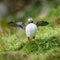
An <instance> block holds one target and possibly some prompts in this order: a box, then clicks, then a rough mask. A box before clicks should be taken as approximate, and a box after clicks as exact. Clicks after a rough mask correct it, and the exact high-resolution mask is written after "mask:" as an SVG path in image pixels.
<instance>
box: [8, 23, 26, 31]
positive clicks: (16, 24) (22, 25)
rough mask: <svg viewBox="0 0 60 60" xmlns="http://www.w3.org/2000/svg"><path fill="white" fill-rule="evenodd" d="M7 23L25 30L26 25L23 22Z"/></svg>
mask: <svg viewBox="0 0 60 60" xmlns="http://www.w3.org/2000/svg"><path fill="white" fill-rule="evenodd" d="M8 24H9V25H10V26H12V27H21V28H22V29H23V30H25V27H26V25H25V24H24V23H23V22H9V23H8Z"/></svg>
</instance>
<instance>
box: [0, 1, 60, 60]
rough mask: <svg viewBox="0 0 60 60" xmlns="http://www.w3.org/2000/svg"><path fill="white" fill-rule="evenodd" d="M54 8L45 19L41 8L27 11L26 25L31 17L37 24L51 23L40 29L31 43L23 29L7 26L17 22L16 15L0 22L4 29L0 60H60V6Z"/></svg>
mask: <svg viewBox="0 0 60 60" xmlns="http://www.w3.org/2000/svg"><path fill="white" fill-rule="evenodd" d="M49 1H50V0H49ZM50 4H51V3H50ZM54 6H55V5H54ZM54 6H53V7H52V8H51V11H50V12H49V13H48V15H47V16H45V17H44V18H40V17H39V15H40V11H41V6H38V7H36V6H35V7H34V8H33V9H32V11H29V12H27V11H25V16H24V17H23V18H21V21H23V22H25V23H27V21H26V20H27V18H28V17H29V16H30V17H33V18H34V22H35V23H36V22H37V21H40V20H44V21H48V22H49V25H47V26H40V27H38V30H37V33H36V38H35V39H34V40H32V41H31V42H28V40H27V38H26V34H25V32H24V31H23V30H22V29H20V28H19V27H18V28H13V27H10V26H7V25H8V24H7V23H8V22H9V21H12V20H13V21H17V17H16V16H15V15H13V16H9V17H7V18H4V19H3V21H1V22H0V23H1V26H2V29H3V32H1V34H0V52H1V54H0V57H1V58H0V59H1V60H5V58H6V60H8V59H11V60H13V59H14V60H15V59H16V60H19V59H21V60H23V59H26V60H28V59H30V60H60V50H59V49H60V5H58V6H56V7H54ZM4 20H6V21H4ZM8 55H9V56H10V57H9V56H8ZM7 56H8V58H7ZM3 57H4V58H3ZM16 57H18V58H16Z"/></svg>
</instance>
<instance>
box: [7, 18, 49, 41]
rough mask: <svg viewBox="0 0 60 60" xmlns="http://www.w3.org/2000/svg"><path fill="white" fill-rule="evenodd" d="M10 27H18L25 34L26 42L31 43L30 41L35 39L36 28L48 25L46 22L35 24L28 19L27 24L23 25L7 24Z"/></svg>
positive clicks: (17, 23)
mask: <svg viewBox="0 0 60 60" xmlns="http://www.w3.org/2000/svg"><path fill="white" fill-rule="evenodd" d="M8 24H9V25H10V26H12V27H20V28H22V29H23V30H24V31H25V32H26V36H27V39H28V41H31V40H32V39H35V35H36V32H37V28H38V27H39V26H46V25H48V24H49V23H48V22H47V21H38V22H37V23H36V24H35V23H34V22H33V18H28V24H27V25H25V24H24V23H23V22H20V21H18V22H13V21H11V22H9V23H8Z"/></svg>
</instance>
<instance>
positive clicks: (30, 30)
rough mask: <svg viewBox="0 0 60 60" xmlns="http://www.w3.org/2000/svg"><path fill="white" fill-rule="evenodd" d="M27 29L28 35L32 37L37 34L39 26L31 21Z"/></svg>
mask: <svg viewBox="0 0 60 60" xmlns="http://www.w3.org/2000/svg"><path fill="white" fill-rule="evenodd" d="M25 30H26V35H27V37H32V36H35V35H36V31H37V26H36V25H35V24H34V23H30V24H28V25H27V26H26V29H25Z"/></svg>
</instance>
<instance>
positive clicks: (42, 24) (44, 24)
mask: <svg viewBox="0 0 60 60" xmlns="http://www.w3.org/2000/svg"><path fill="white" fill-rule="evenodd" d="M48 24H49V23H48V22H47V21H38V22H37V23H36V25H37V27H38V26H46V25H48Z"/></svg>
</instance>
